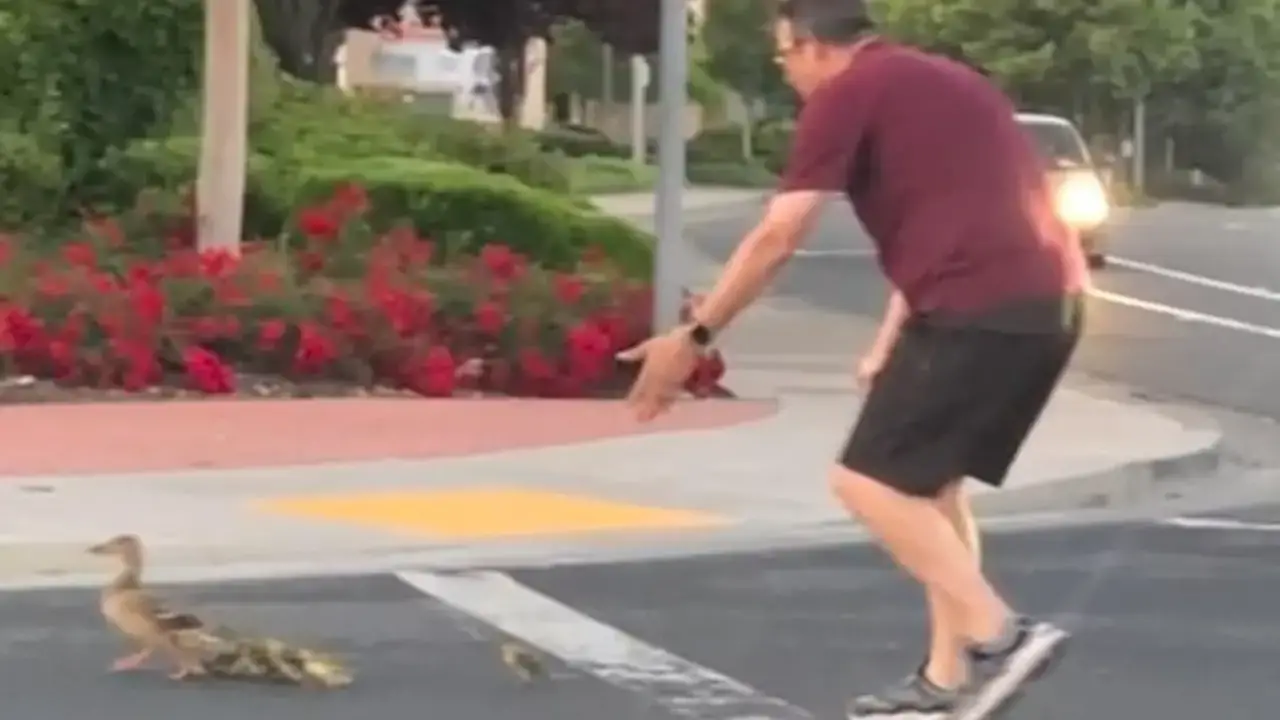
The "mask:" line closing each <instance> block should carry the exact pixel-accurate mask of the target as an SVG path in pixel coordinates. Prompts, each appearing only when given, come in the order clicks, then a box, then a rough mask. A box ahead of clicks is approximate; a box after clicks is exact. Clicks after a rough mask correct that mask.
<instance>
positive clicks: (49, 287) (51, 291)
mask: <svg viewBox="0 0 1280 720" xmlns="http://www.w3.org/2000/svg"><path fill="white" fill-rule="evenodd" d="M70 292H71V283H69V282H67V279H66V278H65V277H62V276H61V275H58V274H57V273H55V272H53V271H52V270H46V271H44V272H38V273H37V274H36V293H37V294H40V295H43V296H45V297H47V298H60V297H66V296H67V294H68V293H70Z"/></svg>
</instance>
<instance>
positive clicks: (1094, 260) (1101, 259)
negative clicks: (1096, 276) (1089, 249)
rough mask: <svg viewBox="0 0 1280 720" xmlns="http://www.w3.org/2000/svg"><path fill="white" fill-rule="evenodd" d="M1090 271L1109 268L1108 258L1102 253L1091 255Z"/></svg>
mask: <svg viewBox="0 0 1280 720" xmlns="http://www.w3.org/2000/svg"><path fill="white" fill-rule="evenodd" d="M1088 259H1089V269H1090V270H1102V269H1103V268H1105V267H1106V266H1107V256H1106V255H1104V254H1102V253H1089V258H1088Z"/></svg>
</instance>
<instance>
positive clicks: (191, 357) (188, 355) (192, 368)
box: [182, 347, 236, 395]
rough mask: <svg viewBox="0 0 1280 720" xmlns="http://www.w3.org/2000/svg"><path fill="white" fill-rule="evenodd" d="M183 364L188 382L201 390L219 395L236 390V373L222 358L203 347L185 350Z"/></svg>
mask: <svg viewBox="0 0 1280 720" xmlns="http://www.w3.org/2000/svg"><path fill="white" fill-rule="evenodd" d="M182 364H183V368H184V369H185V370H186V375H187V380H188V382H190V383H191V385H192V387H194V388H195V389H197V390H199V391H200V392H203V393H208V394H210V395H218V394H225V393H230V392H233V391H234V390H235V387H236V376H235V373H234V372H232V370H231V368H230V367H229V366H228V365H227V364H226V363H224V362H222V359H221V358H219V357H218V356H217V355H215V354H214V353H212V352H209V351H208V350H205V349H204V348H202V347H189V348H187V349H186V350H183V351H182Z"/></svg>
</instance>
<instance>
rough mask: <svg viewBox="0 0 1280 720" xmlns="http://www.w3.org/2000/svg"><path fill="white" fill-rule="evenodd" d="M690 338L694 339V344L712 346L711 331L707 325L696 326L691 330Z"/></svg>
mask: <svg viewBox="0 0 1280 720" xmlns="http://www.w3.org/2000/svg"><path fill="white" fill-rule="evenodd" d="M689 336H690V337H692V338H693V342H694V343H695V344H697V345H710V344H711V330H710V329H709V328H708V327H707V326H706V325H694V326H693V327H692V328H691V329H690V330H689Z"/></svg>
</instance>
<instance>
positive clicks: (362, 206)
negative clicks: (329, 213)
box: [329, 183, 369, 216]
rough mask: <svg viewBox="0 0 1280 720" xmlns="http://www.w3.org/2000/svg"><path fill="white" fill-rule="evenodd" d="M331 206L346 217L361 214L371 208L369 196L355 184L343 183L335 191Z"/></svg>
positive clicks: (330, 201)
mask: <svg viewBox="0 0 1280 720" xmlns="http://www.w3.org/2000/svg"><path fill="white" fill-rule="evenodd" d="M329 206H330V207H331V208H332V209H334V210H336V211H338V212H339V213H341V214H342V215H344V216H349V215H352V214H359V213H362V212H364V211H365V210H366V209H367V208H368V207H369V195H368V193H366V192H365V190H364V188H363V187H361V186H359V185H356V184H355V183H343V184H342V185H339V186H338V187H336V188H334V189H333V197H331V198H330V199H329Z"/></svg>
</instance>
